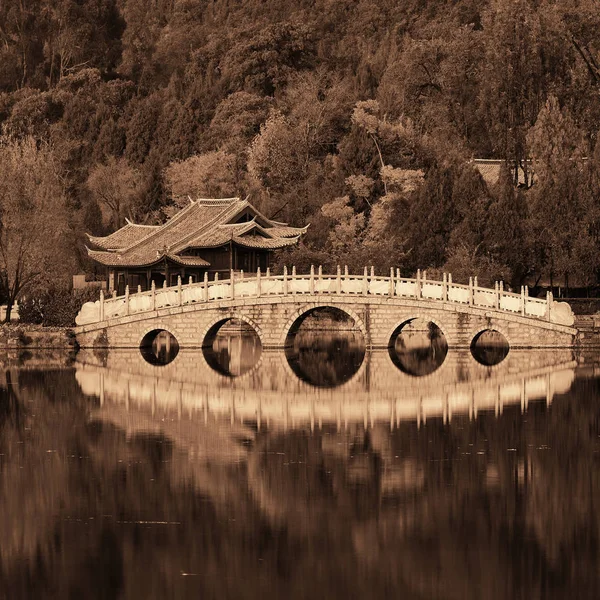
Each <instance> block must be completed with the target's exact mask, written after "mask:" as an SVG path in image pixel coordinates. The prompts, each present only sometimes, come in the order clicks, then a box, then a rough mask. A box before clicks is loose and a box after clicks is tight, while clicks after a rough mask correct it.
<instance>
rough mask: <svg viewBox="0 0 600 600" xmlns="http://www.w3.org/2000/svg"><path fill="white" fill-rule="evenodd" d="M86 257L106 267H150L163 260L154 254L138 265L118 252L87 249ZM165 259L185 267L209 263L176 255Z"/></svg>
mask: <svg viewBox="0 0 600 600" xmlns="http://www.w3.org/2000/svg"><path fill="white" fill-rule="evenodd" d="M88 256H89V257H90V258H92V259H93V260H95V261H96V262H99V263H100V264H103V265H106V266H107V267H151V266H152V265H155V264H157V263H159V262H161V261H162V260H164V258H165V255H164V254H158V253H157V254H156V256H155V257H154V258H153V259H150V260H149V261H148V262H145V263H140V262H135V261H132V260H131V259H129V258H128V257H127V256H123V255H121V254H120V253H118V252H104V251H101V250H90V249H89V248H88ZM166 256H167V258H169V259H171V260H172V261H173V262H175V263H178V264H180V265H183V266H186V267H209V266H210V263H209V262H207V261H206V260H204V259H203V258H200V257H199V256H180V255H177V254H167V255H166Z"/></svg>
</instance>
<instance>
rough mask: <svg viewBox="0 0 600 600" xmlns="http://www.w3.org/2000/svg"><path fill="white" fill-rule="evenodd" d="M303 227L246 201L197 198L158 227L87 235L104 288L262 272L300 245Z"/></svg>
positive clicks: (120, 289)
mask: <svg viewBox="0 0 600 600" xmlns="http://www.w3.org/2000/svg"><path fill="white" fill-rule="evenodd" d="M306 229H307V227H301V228H300V227H290V226H288V225H287V224H286V223H279V222H277V221H273V220H271V219H268V218H267V217H265V216H264V215H263V214H261V213H260V212H259V211H258V210H257V209H256V208H254V207H253V206H252V205H251V204H250V203H249V202H248V201H247V200H241V199H240V198H225V199H219V200H207V199H199V200H195V201H190V204H189V205H188V206H186V207H185V208H184V209H182V210H181V211H180V212H178V213H177V214H176V215H175V216H173V217H172V218H171V219H169V220H168V221H167V222H166V223H163V224H162V225H137V224H135V223H131V222H130V221H127V225H125V226H124V227H122V228H121V229H119V230H118V231H115V232H114V233H111V234H110V235H108V236H106V237H95V236H90V235H88V238H89V240H90V243H91V245H93V246H94V247H95V248H97V249H90V248H88V249H87V250H88V254H89V256H90V257H91V258H92V259H93V260H94V261H96V262H97V263H100V264H101V265H104V266H106V267H107V269H108V289H109V291H112V290H116V291H117V293H118V294H119V295H121V294H123V293H124V292H125V286H126V285H129V286H130V288H131V289H132V290H134V289H137V287H138V286H141V288H142V290H147V289H149V287H150V286H151V282H152V281H154V282H155V285H157V286H162V285H163V283H164V282H165V281H166V282H167V285H176V284H177V278H178V277H179V276H180V277H181V279H182V281H184V283H187V282H188V280H189V278H190V277H191V278H192V281H194V282H196V281H200V280H202V279H203V278H204V274H205V273H208V276H209V279H211V280H213V279H214V278H215V275H216V274H217V273H218V274H219V277H220V278H223V277H229V273H230V271H232V270H233V271H240V270H243V271H246V272H248V271H256V270H257V269H258V268H259V267H260V269H261V271H266V269H267V268H268V267H269V266H270V263H271V257H272V254H273V252H274V251H275V250H278V249H280V248H285V247H287V246H292V245H294V244H296V243H297V242H298V239H299V238H300V236H301V235H302V234H303V233H305V232H306Z"/></svg>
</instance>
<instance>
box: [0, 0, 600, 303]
mask: <svg viewBox="0 0 600 600" xmlns="http://www.w3.org/2000/svg"><path fill="white" fill-rule="evenodd" d="M599 65H600V5H599V4H598V1H597V0H561V1H551V0H515V1H511V2H507V1H505V0H487V1H486V0H478V1H477V2H476V1H475V0H403V1H402V2H399V1H397V0H396V1H392V0H377V1H376V0H293V1H292V0H260V1H259V0H250V1H246V2H234V1H232V0H214V1H210V0H77V1H75V0H31V1H29V2H27V3H24V2H20V1H18V0H4V1H3V2H2V3H1V4H0V127H1V128H2V129H1V131H2V146H1V147H0V166H1V165H4V164H12V167H11V170H9V171H6V170H5V169H0V212H1V215H3V216H0V219H1V220H2V224H3V225H2V227H1V228H0V256H2V258H1V259H0V262H2V269H3V271H4V277H3V278H2V279H3V286H4V287H5V288H6V290H5V293H8V294H12V292H14V285H13V284H14V283H15V279H17V280H18V278H19V277H20V275H19V273H18V268H21V269H22V272H21V275H23V273H25V272H26V271H27V269H29V271H31V272H32V277H31V278H30V281H28V283H27V285H29V286H34V285H36V282H37V284H38V285H39V284H40V282H42V281H45V280H46V279H47V278H44V277H42V276H41V274H40V273H39V272H38V271H39V269H38V270H37V271H36V269H35V267H34V265H39V260H37V259H35V260H34V259H33V258H32V259H31V260H30V261H29V263H32V264H29V266H28V267H27V265H25V266H23V265H21V267H18V266H15V265H14V264H13V262H14V261H13V262H11V260H10V259H9V256H10V255H11V253H13V254H14V253H15V252H22V248H23V243H20V240H21V238H19V239H17V240H16V242H15V241H14V240H12V241H11V239H9V238H11V235H12V237H13V238H14V231H21V230H20V229H19V227H18V226H15V225H14V222H15V220H17V221H18V219H19V218H20V219H21V222H22V223H29V222H31V214H33V213H32V211H34V212H35V211H37V212H39V210H40V207H41V206H45V207H46V209H47V208H48V207H47V205H44V203H43V202H41V204H40V202H38V203H37V204H35V203H33V204H32V203H31V202H30V201H29V200H28V198H30V197H31V196H34V197H36V198H43V197H44V190H45V189H50V190H54V191H53V194H52V198H53V199H52V202H54V206H53V208H52V211H53V212H55V213H56V214H57V215H58V216H57V218H56V219H55V220H54V223H52V224H51V227H52V226H54V227H55V228H56V230H55V231H58V232H60V236H59V238H60V240H61V241H60V242H53V244H52V252H51V253H50V254H51V259H52V260H53V261H54V263H53V264H47V263H45V264H44V273H46V274H48V273H51V274H54V275H53V277H52V280H53V281H54V282H59V281H60V280H61V277H62V278H63V279H64V281H65V282H66V281H67V280H68V276H69V275H70V274H71V272H73V271H76V270H80V269H82V268H84V269H86V270H88V271H89V272H92V271H93V269H94V267H93V265H91V264H90V263H89V262H88V260H87V258H86V253H85V249H84V243H85V239H84V237H83V233H84V232H85V231H88V232H90V233H93V234H103V233H106V232H109V231H111V230H113V229H114V228H116V227H118V226H121V225H122V224H123V223H124V222H125V218H131V219H133V220H135V221H137V222H142V223H153V222H161V221H162V220H164V219H165V218H166V217H167V216H168V215H170V214H172V213H173V211H174V210H175V209H176V207H177V206H178V205H181V204H182V203H185V202H187V196H188V195H191V196H198V195H200V196H205V197H206V196H209V197H217V196H231V195H241V196H245V195H247V194H250V197H251V200H252V202H254V203H255V204H256V205H257V206H258V207H259V208H261V209H262V210H263V211H264V212H266V213H267V214H268V216H272V217H274V218H276V219H278V220H285V221H289V222H291V223H292V224H294V225H303V224H305V223H307V222H310V223H311V227H310V228H309V232H308V234H307V235H306V236H305V238H304V240H303V242H302V244H301V245H300V246H299V247H298V248H297V249H294V250H293V251H291V252H290V253H288V254H285V255H283V256H282V257H281V261H282V262H283V261H285V262H287V263H288V264H296V265H297V266H298V267H301V268H302V267H303V268H307V267H308V266H309V265H310V264H311V263H315V264H319V263H321V264H323V265H324V267H333V265H335V264H337V263H341V264H348V265H349V266H350V267H351V268H353V269H358V268H360V269H362V267H363V266H364V265H367V264H374V265H375V266H376V268H377V269H378V270H379V271H380V272H384V271H387V270H388V269H389V267H390V266H392V265H393V266H399V267H400V268H401V270H402V272H403V273H405V274H410V273H412V272H414V271H415V270H416V269H417V268H429V269H434V270H436V269H437V270H442V269H447V270H450V271H452V272H453V274H454V275H455V279H459V280H460V279H464V278H465V277H468V275H469V274H471V273H473V274H475V273H477V274H479V278H480V281H481V282H484V283H485V282H489V281H493V280H494V279H499V278H503V279H505V280H506V281H507V282H510V283H511V284H512V285H520V284H522V283H523V282H525V281H527V282H529V283H532V282H533V283H535V282H536V281H542V280H543V281H545V280H547V279H551V280H552V281H553V282H554V283H555V284H556V283H560V284H561V285H562V284H563V283H566V284H567V285H568V283H569V278H570V282H571V284H572V285H573V284H577V285H591V284H595V283H597V281H598V275H599V273H600V253H599V252H598V243H599V236H600V210H599V209H600V201H599V198H600V145H598V144H597V143H596V141H597V132H598V129H599V124H600V101H599V100H600V66H599ZM36 153H37V154H38V155H39V157H38V158H39V161H40V164H42V165H43V167H44V168H43V169H42V176H41V177H39V178H37V179H38V180H39V181H36V178H35V177H34V178H33V179H34V180H33V181H31V182H29V183H28V186H29V187H27V186H20V187H19V186H16V185H15V177H16V179H20V176H15V173H18V172H19V170H18V164H20V163H21V162H22V161H20V160H19V157H23V156H25V157H26V158H27V160H26V161H25V162H26V163H27V165H29V166H28V167H27V168H26V169H25V168H23V169H22V170H23V171H25V174H24V175H23V177H25V175H26V174H27V173H29V172H31V170H32V168H31V164H32V163H31V161H35V160H37V158H36ZM15 156H16V157H17V163H18V164H17V166H15ZM473 158H500V159H506V160H507V161H508V162H507V166H506V168H504V169H503V171H502V173H501V176H500V180H499V182H498V183H497V184H494V185H490V186H487V185H486V184H485V182H484V180H483V179H482V177H481V176H480V174H479V172H478V170H477V169H476V168H475V167H474V165H473V163H472V159H473ZM527 158H530V159H532V161H533V162H532V163H530V162H527V161H526V159H527ZM11 161H12V162H11ZM516 164H521V166H524V167H525V168H526V171H527V177H528V178H529V179H531V178H532V175H531V168H532V167H533V170H534V171H535V178H534V182H535V183H534V184H533V186H532V187H531V188H530V189H526V188H525V187H522V188H516V187H515V185H514V183H513V180H514V176H515V175H514V166H515V165H516ZM33 171H34V172H35V169H33ZM50 171H51V174H50ZM8 172H10V173H12V175H11V176H10V178H9V180H8V181H1V180H6V179H7V176H5V175H3V173H8ZM25 178H26V177H25ZM57 185H60V186H61V190H60V192H57V191H56V189H55V188H56V186H57ZM36 186H38V187H37V188H36ZM40 186H41V189H40ZM16 188H18V189H16ZM32 189H33V190H35V193H33V192H32ZM7 198H11V200H10V201H9V200H7ZM15 198H17V199H19V198H20V200H19V201H18V202H17V205H18V207H19V208H18V209H17V210H16V213H15V208H14V205H15ZM59 205H60V206H59ZM63 206H66V208H67V209H68V210H67V211H66V216H65V215H64V211H63V210H62V208H61V207H63ZM11 207H12V208H11ZM9 208H10V211H11V214H12V216H11V223H12V225H11V231H12V232H13V233H12V234H11V235H9V234H8V233H7V231H6V229H7V225H4V222H5V221H6V215H7V214H8V212H9ZM15 215H16V216H15ZM45 221H46V219H45ZM47 228H48V223H47V222H46V223H45V225H44V230H45V229H47ZM48 235H49V234H47V233H43V235H41V236H39V238H38V240H36V241H32V242H31V244H32V245H35V243H36V242H37V243H38V244H39V243H40V241H42V242H43V238H46V237H47V236H48ZM55 237H56V236H55ZM15 248H17V249H15ZM47 249H48V248H46V250H47ZM38 254H39V253H38ZM32 256H37V255H36V254H35V253H33V254H32ZM52 260H50V262H52ZM26 262H27V261H25V262H24V264H25V263H26ZM11 286H12V287H11ZM17 287H19V286H17ZM21 287H23V286H21ZM11 290H12V291H11ZM19 293H20V292H19V291H17V293H16V295H17V296H18V294H19Z"/></svg>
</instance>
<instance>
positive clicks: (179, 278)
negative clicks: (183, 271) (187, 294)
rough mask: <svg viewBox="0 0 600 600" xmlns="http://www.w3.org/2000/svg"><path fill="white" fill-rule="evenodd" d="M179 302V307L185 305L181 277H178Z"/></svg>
mask: <svg viewBox="0 0 600 600" xmlns="http://www.w3.org/2000/svg"><path fill="white" fill-rule="evenodd" d="M177 302H178V304H179V306H181V305H182V304H183V293H182V290H181V275H177Z"/></svg>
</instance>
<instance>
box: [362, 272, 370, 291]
mask: <svg viewBox="0 0 600 600" xmlns="http://www.w3.org/2000/svg"><path fill="white" fill-rule="evenodd" d="M363 294H364V295H365V296H367V295H368V294H369V275H368V271H367V267H365V271H364V273H363Z"/></svg>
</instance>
